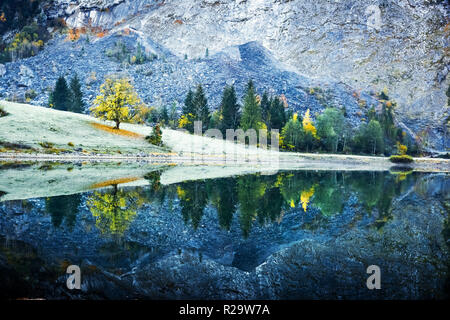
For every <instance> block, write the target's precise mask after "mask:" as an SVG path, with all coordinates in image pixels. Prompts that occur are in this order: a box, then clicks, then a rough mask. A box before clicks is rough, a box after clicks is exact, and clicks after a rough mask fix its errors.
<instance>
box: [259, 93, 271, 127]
mask: <svg viewBox="0 0 450 320" xmlns="http://www.w3.org/2000/svg"><path fill="white" fill-rule="evenodd" d="M261 114H262V120H263V121H264V122H265V123H266V125H267V129H268V130H270V129H271V125H270V100H269V95H268V94H267V91H264V93H263V96H262V99H261Z"/></svg>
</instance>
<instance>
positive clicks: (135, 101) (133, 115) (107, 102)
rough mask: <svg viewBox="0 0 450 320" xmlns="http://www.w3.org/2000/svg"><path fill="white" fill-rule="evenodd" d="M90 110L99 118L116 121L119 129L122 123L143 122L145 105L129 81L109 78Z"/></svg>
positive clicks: (101, 87)
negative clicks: (142, 115) (142, 116)
mask: <svg viewBox="0 0 450 320" xmlns="http://www.w3.org/2000/svg"><path fill="white" fill-rule="evenodd" d="M90 110H91V112H92V114H93V115H94V116H95V117H97V118H100V119H103V120H112V121H114V122H115V123H116V126H115V129H119V125H120V123H121V122H137V121H139V120H141V119H140V117H141V111H142V110H143V103H142V102H141V99H139V97H138V95H137V93H136V91H135V90H134V87H133V86H132V84H131V83H130V81H129V80H128V79H125V78H123V79H112V78H107V79H106V80H105V83H103V84H102V85H101V86H100V95H98V96H97V97H96V99H95V101H94V106H93V107H91V109H90Z"/></svg>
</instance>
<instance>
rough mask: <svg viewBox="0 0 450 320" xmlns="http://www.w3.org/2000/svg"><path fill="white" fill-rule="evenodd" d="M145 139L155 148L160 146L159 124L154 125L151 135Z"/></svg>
mask: <svg viewBox="0 0 450 320" xmlns="http://www.w3.org/2000/svg"><path fill="white" fill-rule="evenodd" d="M145 139H146V140H147V141H148V142H150V143H151V144H154V145H155V146H162V133H161V128H160V126H159V124H156V125H155V126H154V127H153V130H152V133H151V135H149V136H147V137H146V138H145Z"/></svg>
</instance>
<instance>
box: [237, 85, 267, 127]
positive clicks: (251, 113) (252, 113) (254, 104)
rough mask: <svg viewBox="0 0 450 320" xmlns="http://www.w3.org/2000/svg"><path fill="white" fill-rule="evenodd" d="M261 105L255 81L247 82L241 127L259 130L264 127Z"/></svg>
mask: <svg viewBox="0 0 450 320" xmlns="http://www.w3.org/2000/svg"><path fill="white" fill-rule="evenodd" d="M261 120H262V117H261V106H260V104H259V103H258V101H257V99H256V93H255V87H254V85H253V81H252V80H250V81H249V82H248V84H247V90H246V94H245V97H244V107H243V110H242V118H241V128H242V129H243V130H244V131H247V130H248V129H254V130H256V132H258V130H259V129H261V128H262V121H261Z"/></svg>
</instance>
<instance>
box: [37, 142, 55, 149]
mask: <svg viewBox="0 0 450 320" xmlns="http://www.w3.org/2000/svg"><path fill="white" fill-rule="evenodd" d="M39 145H40V146H41V147H42V148H46V149H51V148H53V146H54V145H55V144H54V143H51V142H48V141H41V142H39Z"/></svg>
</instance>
